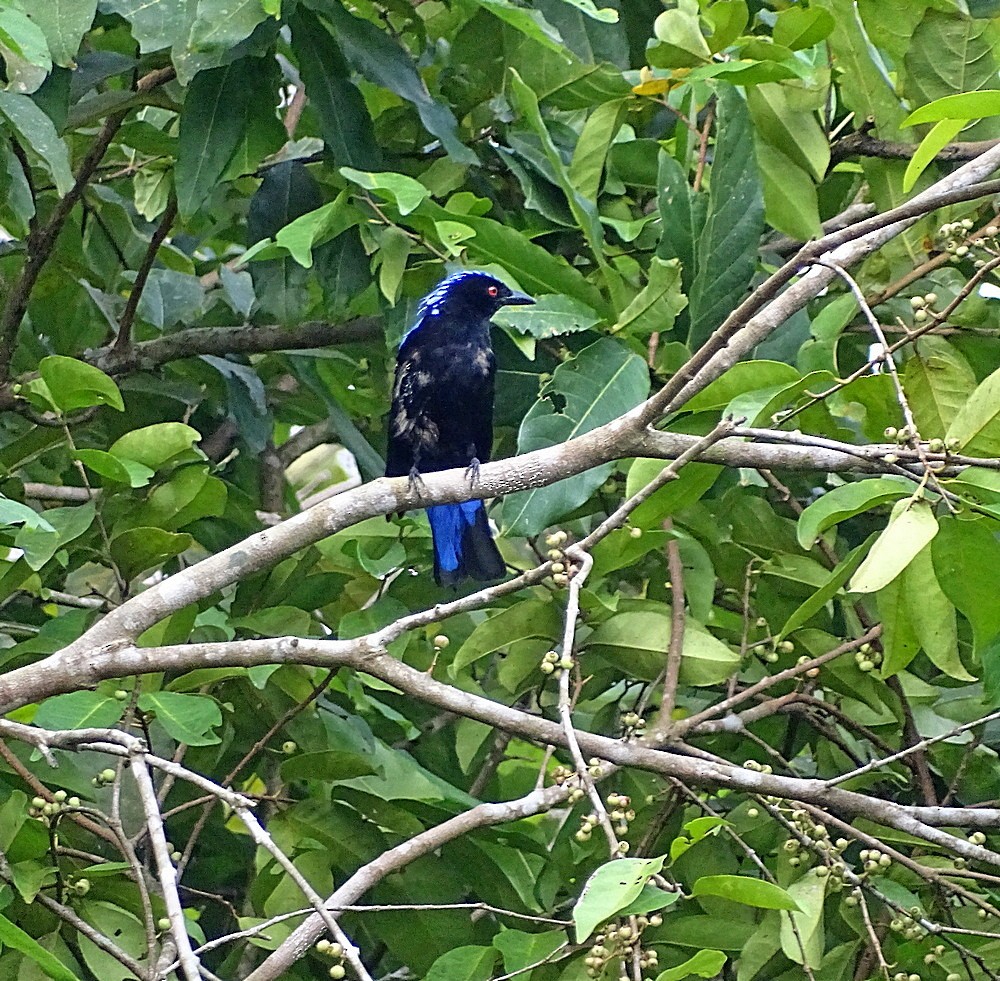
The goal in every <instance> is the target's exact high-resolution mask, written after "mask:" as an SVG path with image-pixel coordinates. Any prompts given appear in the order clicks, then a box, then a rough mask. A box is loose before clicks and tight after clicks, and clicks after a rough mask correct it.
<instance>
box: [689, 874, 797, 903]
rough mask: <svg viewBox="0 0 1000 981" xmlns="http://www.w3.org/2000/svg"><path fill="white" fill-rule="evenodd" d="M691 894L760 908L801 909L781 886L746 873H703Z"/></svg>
mask: <svg viewBox="0 0 1000 981" xmlns="http://www.w3.org/2000/svg"><path fill="white" fill-rule="evenodd" d="M691 895H692V896H718V897H720V898H721V899H729V900H731V901H732V902H734V903H742V904H743V905H744V906H756V907H759V908H760V909H790V910H798V909H799V906H798V904H797V903H796V902H795V900H794V899H792V897H791V896H790V895H789V894H788V893H787V892H786V891H785V890H784V889H782V888H781V886H778V885H776V884H775V883H773V882H768V881H767V880H766V879H754V878H751V877H750V876H746V875H703V876H701V878H699V879H698V880H697V881H696V882H695V884H694V888H692V890H691Z"/></svg>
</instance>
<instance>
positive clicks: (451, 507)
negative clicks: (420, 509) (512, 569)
mask: <svg viewBox="0 0 1000 981" xmlns="http://www.w3.org/2000/svg"><path fill="white" fill-rule="evenodd" d="M427 520H428V521H430V523H431V535H432V537H433V539H434V579H435V580H436V581H437V583H438V584H439V585H442V586H454V585H456V584H457V583H459V582H461V580H463V579H466V578H472V579H480V580H482V581H484V582H489V581H490V580H492V579H501V578H503V574H504V571H505V566H504V561H503V557H502V556H501V555H500V551H499V550H498V549H497V546H496V542H494V541H493V536H492V535H491V534H490V525H489V522H488V521H487V520H486V508H485V507H484V506H483V502H482V501H463V502H462V503H461V504H438V505H436V506H435V507H432V508H428V509H427Z"/></svg>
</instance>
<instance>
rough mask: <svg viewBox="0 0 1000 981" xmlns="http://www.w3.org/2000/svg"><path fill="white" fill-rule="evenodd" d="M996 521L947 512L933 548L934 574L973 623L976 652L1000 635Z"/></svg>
mask: <svg viewBox="0 0 1000 981" xmlns="http://www.w3.org/2000/svg"><path fill="white" fill-rule="evenodd" d="M995 528H996V523H995V522H994V521H992V520H990V519H988V518H974V519H959V518H955V517H953V516H951V515H947V516H945V517H943V518H942V519H941V524H940V529H939V531H938V534H937V535H936V536H935V538H934V542H933V545H932V547H931V556H932V557H933V560H934V574H935V578H936V579H937V582H938V584H939V585H940V587H941V589H942V590H943V591H944V594H945V595H946V596H947V597H948V599H950V600H951V602H952V603H954V604H955V606H956V607H957V608H958V611H959V612H960V613H961V614H962V616H964V617H965V619H966V620H968V621H969V623H970V624H972V632H973V636H974V638H975V654H976V656H977V657H979V658H980V659H982V656H983V652H984V651H985V650H986V649H987V647H988V646H989V645H990V644H991V643H992V641H993V640H994V639H995V638H996V637H997V636H998V635H1000V603H997V602H996V570H997V569H1000V542H997V539H996V536H995V534H994V529H995Z"/></svg>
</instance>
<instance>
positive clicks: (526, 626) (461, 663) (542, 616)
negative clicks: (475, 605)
mask: <svg viewBox="0 0 1000 981" xmlns="http://www.w3.org/2000/svg"><path fill="white" fill-rule="evenodd" d="M561 622H562V617H561V615H560V612H559V609H558V607H557V606H556V604H555V603H550V602H547V601H545V600H537V599H529V600H525V601H522V602H520V603H516V604H515V605H514V606H510V607H508V608H507V609H506V610H501V611H500V612H499V613H497V614H495V615H494V616H491V617H490V618H489V619H488V620H484V621H483V622H482V623H480V624H479V625H478V626H477V627H476V628H475V630H473V631H472V633H471V634H469V637H468V639H467V640H466V641H465V643H464V644H462V646H461V647H460V648H459V649H458V651H457V652H456V654H455V659H454V661H453V662H452V664H451V667H450V669H449V670H450V673H451V675H452V677H456V676H457V674H458V672H459V671H461V670H462V669H463V668H466V667H468V666H469V665H470V664H473V663H475V662H476V661H478V660H479V659H480V658H483V657H485V656H486V655H487V654H492V653H493V652H494V651H498V650H501V649H502V648H506V647H508V646H509V645H510V644H513V643H516V642H517V641H519V640H524V639H525V638H527V637H544V638H546V639H550V640H552V641H553V642H554V641H555V640H556V639H557V638H558V637H559V636H560V631H561Z"/></svg>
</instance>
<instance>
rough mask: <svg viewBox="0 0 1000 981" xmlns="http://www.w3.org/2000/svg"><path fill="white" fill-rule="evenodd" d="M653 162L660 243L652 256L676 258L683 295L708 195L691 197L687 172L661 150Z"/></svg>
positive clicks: (692, 272) (690, 277)
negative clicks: (680, 274) (655, 172)
mask: <svg viewBox="0 0 1000 981" xmlns="http://www.w3.org/2000/svg"><path fill="white" fill-rule="evenodd" d="M657 160H658V170H657V186H658V188H659V194H658V197H657V206H658V208H659V212H660V242H659V245H658V246H657V249H656V254H657V255H658V256H659V257H660V258H661V259H680V262H681V269H682V271H683V283H684V292H685V293H690V290H691V281H692V280H693V279H694V275H695V272H696V271H697V259H696V255H695V254H696V251H697V243H698V238H699V237H700V235H701V233H702V229H703V228H704V225H705V216H706V214H707V209H708V195H707V194H704V193H698V194H695V192H694V191H693V190H692V189H691V187H690V185H689V184H688V175H687V171H686V170H685V169H684V168H683V167H681V165H680V164H679V163H678V162H677V161H676V160H675V159H674V158H673V157H672V156H670V154H669V153H667V152H666V151H665V150H660V152H659V156H658V158H657Z"/></svg>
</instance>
